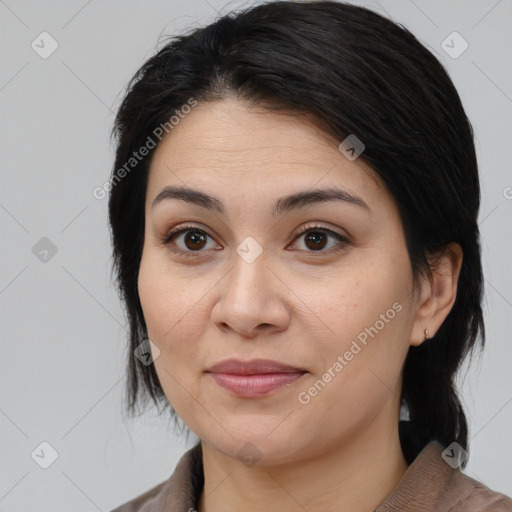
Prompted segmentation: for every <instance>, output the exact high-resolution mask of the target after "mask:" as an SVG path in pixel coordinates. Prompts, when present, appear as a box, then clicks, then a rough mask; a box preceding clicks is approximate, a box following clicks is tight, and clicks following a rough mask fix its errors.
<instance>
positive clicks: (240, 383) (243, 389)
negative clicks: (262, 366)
mask: <svg viewBox="0 0 512 512" xmlns="http://www.w3.org/2000/svg"><path fill="white" fill-rule="evenodd" d="M304 373H305V372H285V373H264V374H258V375H234V374H230V373H212V374H211V376H212V377H213V378H214V379H215V381H216V382H217V384H219V386H222V387H223V388H225V389H227V390H228V391H231V392H232V393H234V394H235V395H238V396H243V397H248V398H249V397H257V396H262V395H265V394H267V393H269V392H270V391H273V390H274V389H277V388H280V387H281V386H284V385H285V384H289V383H291V382H293V381H294V380H297V379H299V378H300V377H302V376H303V375H304Z"/></svg>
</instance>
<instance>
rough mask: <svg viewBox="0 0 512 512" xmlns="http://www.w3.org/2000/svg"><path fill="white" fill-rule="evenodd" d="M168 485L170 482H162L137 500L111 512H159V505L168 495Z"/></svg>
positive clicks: (134, 499)
mask: <svg viewBox="0 0 512 512" xmlns="http://www.w3.org/2000/svg"><path fill="white" fill-rule="evenodd" d="M168 485H169V480H166V481H165V482H161V483H159V484H157V485H155V486H154V487H152V488H151V489H149V490H147V491H146V492H144V493H142V494H140V495H139V496H137V497H136V498H133V499H132V500H130V501H127V502H125V503H123V504H122V505H119V506H118V507H116V508H115V509H112V510H111V512H150V511H153V510H159V509H158V504H159V503H160V502H161V501H162V498H163V497H164V496H165V495H166V494H167V487H168Z"/></svg>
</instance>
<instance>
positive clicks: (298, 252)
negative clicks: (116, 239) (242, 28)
mask: <svg viewBox="0 0 512 512" xmlns="http://www.w3.org/2000/svg"><path fill="white" fill-rule="evenodd" d="M340 142H341V141H339V140H335V139H334V138H333V137H331V136H329V135H327V134H325V133H324V132H322V131H320V130H319V129H318V128H316V127H315V126H314V125H313V124H311V123H309V122H308V121H307V120H306V118H304V117H301V116H291V115H285V114H282V113H281V114H279V113H274V112H270V111H268V110H263V109H261V108H257V107H254V106H249V105H248V104H246V103H244V102H240V101H238V100H236V99H234V98H227V99H223V100H221V101H217V102H214V103H207V104H199V105H198V106H197V107H195V108H194V109H193V110H192V112H191V113H189V114H188V115H187V116H186V117H185V118H184V119H182V120H181V121H180V123H179V124H178V125H177V126H175V127H174V129H173V130H172V131H171V132H170V134H169V136H167V137H166V138H165V139H163V140H162V141H161V143H160V144H159V146H158V147H157V149H156V151H155V154H154V156H153V160H152V163H151V168H150V175H149V181H148V188H147V196H146V224H145V241H144V250H143V255H142V260H141V265H140V272H139V281H138V289H139V295H140V300H141V305H142V309H143V312H144V317H145V320H146V324H147V327H148V335H149V338H150V339H151V340H152V342H153V343H154V344H155V345H156V346H157V347H158V348H159V350H160V355H159V356H158V357H157V358H156V359H155V362H154V364H155V369H156V372H157V374H158V377H159V379H160V382H161V384H162V387H163V390H164V392H165V394H166V396H167V398H168V400H169V402H170V403H171V405H172V407H173V408H174V410H175V411H176V413H177V414H178V415H179V417H180V418H181V419H182V420H183V422H184V423H185V424H186V425H187V426H188V427H189V428H190V429H191V430H192V431H193V432H194V433H195V434H196V435H197V436H198V437H199V438H200V439H201V441H202V446H203V466H204V476H205V487H204V489H203V493H202V495H201V499H200V503H199V506H198V510H199V512H205V511H207V512H214V511H219V510H223V511H227V512H230V511H235V510H245V511H252V510H266V511H277V510H279V511H280V512H286V511H301V510H308V511H320V510H322V511H325V512H328V511H335V510H336V511H339V510H350V511H353V512H358V511H361V512H362V511H372V510H374V509H375V508H376V507H377V506H378V505H379V504H380V503H382V501H384V500H385V498H386V496H387V495H388V494H389V493H390V492H391V491H392V490H393V488H394V487H395V486H396V485H397V484H398V482H399V480H400V479H401V477H402V476H403V474H404V472H405V471H406V469H407V463H406V461H405V459H404V457H403V454H402V451H401V447H400V442H399V437H398V421H399V410H400V400H399V397H400V389H401V382H402V378H401V371H402V367H403V363H404V360H405V357H406V355H407V351H408V349H409V346H410V345H419V344H421V343H422V342H423V341H424V339H425V334H424V330H425V329H428V330H429V333H430V335H431V336H433V335H434V334H435V332H436V331H437V329H438V328H439V327H440V325H441V324H442V322H443V321H444V319H445V318H446V316H447V315H448V313H449V311H450V309H451V307H452V306H453V304H454V302H455V297H456V291H457V279H458V275H459V272H460V265H461V262H462V253H461V250H460V247H459V246H458V245H457V244H450V245H449V246H448V248H447V251H446V252H445V253H444V255H443V256H442V257H441V259H440V261H439V265H438V267H437V270H436V272H435V273H434V276H433V279H432V280H429V279H428V278H427V277H424V278H422V280H421V283H420V286H419V287H418V288H417V289H413V285H412V273H411V266H410V261H409V257H408V253H407V249H406V245H405V240H404V234H403V230H402V224H401V221H400V218H399V215H398V210H397V208H396V205H395V203H394V201H393V198H392V197H391V196H390V194H389V193H388V192H387V191H386V190H385V189H384V187H383V186H382V184H381V183H380V181H379V179H378V178H376V177H375V176H376V175H375V176H373V174H372V171H371V169H368V167H365V166H364V164H363V162H362V160H361V159H356V160H354V161H350V160H348V159H347V158H346V157H345V156H344V155H343V154H342V153H341V152H340V151H339V149H338V145H339V143H340ZM171 185H176V186H186V187H189V188H192V189H197V190H200V191H203V192H205V193H208V194H210V195H212V196H215V197H216V198H217V199H218V200H219V201H222V203H223V204H224V206H225V216H221V215H220V214H219V213H217V212H212V211H210V210H207V209H205V208H202V207H201V206H198V205H195V204H191V203H188V202H185V201H183V200H179V199H169V200H164V201H161V202H160V203H158V204H157V205H156V206H155V207H154V208H152V203H153V200H154V198H155V197H156V196H157V195H158V194H159V193H160V191H161V190H162V189H163V188H164V187H166V186H171ZM325 186H336V187H337V188H343V189H345V190H348V191H349V192H350V193H352V194H353V195H355V196H358V197H360V198H361V199H363V200H364V202H365V203H366V204H367V205H368V207H369V208H370V210H371V212H368V211H367V210H366V209H364V208H361V207H359V206H356V205H353V204H349V203H345V202H341V201H327V202H320V203H315V204H312V205H308V206H306V207H302V208H299V209H296V210H292V211H290V212H288V213H286V214H284V215H281V216H277V217H273V216H272V215H271V214H270V213H269V212H270V209H271V208H272V206H273V205H274V203H275V201H277V200H278V199H279V198H281V197H282V196H286V195H288V194H291V193H293V192H298V191H303V190H311V189H313V188H320V187H325ZM184 223H191V224H193V226H192V228H191V231H192V232H190V231H189V233H188V235H187V233H181V234H179V235H177V237H176V238H175V239H174V241H171V242H170V244H169V245H168V246H165V245H164V244H162V239H163V238H165V235H166V233H167V232H168V231H169V230H170V229H171V228H174V227H179V226H180V225H183V224H184ZM315 224H319V225H321V226H322V227H324V228H327V229H331V230H332V231H334V232H335V233H338V234H340V235H341V236H345V237H347V238H348V243H345V244H343V243H341V242H339V241H338V240H337V238H336V236H335V235H329V236H328V237H327V238H324V239H322V238H320V242H318V239H317V240H316V242H315V240H313V241H312V240H310V239H308V233H306V234H302V235H300V236H297V232H298V231H299V230H300V229H301V228H302V227H309V226H311V227H312V226H314V225H315ZM194 228H195V229H200V230H202V231H203V232H205V233H206V234H207V235H208V236H206V238H204V239H199V243H198V242H197V238H196V239H194V238H193V237H192V239H191V237H190V236H191V235H193V231H194ZM312 231H313V233H311V232H309V237H310V238H311V235H312V234H314V233H316V236H317V237H318V236H319V234H318V231H317V230H315V229H313V230H312ZM196 236H197V235H196ZM248 236H250V237H253V238H254V239H255V240H256V241H257V242H258V244H259V245H260V246H261V248H262V249H263V252H262V253H261V254H260V255H259V256H258V257H257V258H256V259H255V260H254V261H253V262H251V263H247V262H246V261H245V260H244V259H243V258H242V257H241V256H240V255H239V254H238V253H237V251H236V248H237V247H238V246H239V245H240V244H241V242H242V241H243V240H244V239H245V238H246V237H248ZM320 236H321V234H320ZM201 240H202V241H201ZM318 248H319V249H318ZM338 248H339V249H341V250H340V251H338V252H337V253H334V252H333V251H334V250H336V249H338ZM171 249H175V250H179V249H181V250H182V251H185V253H184V254H178V253H176V252H173V251H172V250H171ZM315 249H316V250H315ZM187 251H188V252H187ZM198 251H199V256H198V257H194V256H193V255H192V256H190V254H191V253H192V254H196V255H197V254H198ZM187 254H188V255H187ZM395 303H399V304H400V305H401V306H402V307H401V310H400V312H396V314H395V315H394V318H393V319H391V320H389V321H388V322H386V323H385V325H384V327H383V328H381V329H380V330H379V331H378V334H377V335H374V337H373V338H372V337H368V342H367V345H366V346H364V345H362V344H360V343H359V345H361V350H360V351H359V352H358V353H357V354H356V355H354V356H353V358H352V359H351V360H350V361H346V359H344V360H345V361H346V362H347V364H346V365H345V366H343V369H342V370H341V371H339V372H337V373H336V372H334V374H335V377H333V378H332V379H331V380H330V382H328V383H327V384H326V385H325V387H323V389H322V390H321V391H320V392H318V393H317V394H316V395H315V396H314V397H311V399H310V401H309V402H308V403H307V404H304V403H300V402H299V400H298V395H299V393H300V392H307V391H308V389H309V388H311V387H312V386H313V384H314V383H315V382H317V381H318V380H319V379H322V375H324V374H325V373H326V372H327V371H328V369H329V368H332V367H333V364H334V363H335V362H336V361H337V358H338V356H340V355H341V356H343V355H344V354H345V353H346V352H347V351H348V350H349V349H350V347H351V344H352V342H353V341H354V340H356V339H357V336H358V335H359V334H360V333H361V332H362V331H364V330H365V328H369V327H370V326H375V325H376V321H377V320H379V319H380V318H381V317H380V315H382V314H386V311H387V310H389V309H390V308H392V305H393V304H395ZM230 357H237V358H239V359H243V360H249V359H253V358H269V359H273V360H277V361H280V362H284V363H286V364H289V365H292V366H295V367H299V368H303V369H305V370H307V372H308V373H306V374H305V375H304V376H302V377H301V378H300V379H299V380H298V381H295V382H294V383H291V384H288V385H285V386H283V387H281V388H278V389H277V390H274V391H272V392H271V393H269V394H267V395H265V396H264V397H260V398H241V397H238V396H234V395H232V394H231V393H229V392H228V391H226V390H225V389H223V388H221V387H220V386H219V385H218V384H217V383H216V382H215V381H214V380H213V378H212V377H211V375H210V374H208V373H206V371H207V370H208V368H210V367H211V366H212V365H214V364H216V363H218V362H220V361H222V360H224V359H227V358H230ZM331 375H332V370H331ZM248 443H251V445H252V446H251V447H250V448H248ZM244 447H245V448H244ZM242 449H244V450H246V451H247V450H252V451H251V453H252V454H253V455H254V457H255V459H258V460H257V461H256V464H252V465H251V464H248V463H247V462H246V461H245V460H243V459H242V457H241V455H240V453H244V451H243V450H242ZM240 450H242V452H239V451H240Z"/></svg>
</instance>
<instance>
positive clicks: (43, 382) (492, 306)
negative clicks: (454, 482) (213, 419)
mask: <svg viewBox="0 0 512 512" xmlns="http://www.w3.org/2000/svg"><path fill="white" fill-rule="evenodd" d="M248 5H250V3H249V2H244V3H241V2H236V1H231V2H229V3H226V4H224V3H223V2H222V1H220V0H219V1H215V0H208V1H207V0H188V1H187V2H178V1H172V0H171V1H169V0H167V1H159V0H150V1H146V2H140V3H139V2H135V1H130V2H126V1H125V2H122V1H120V0H110V1H108V0H104V1H99V0H97V1H91V0H89V1H85V0H73V1H67V2H64V1H53V2H36V1H35V0H32V1H23V0H20V1H15V0H5V1H3V0H0V20H1V21H0V38H1V48H2V52H1V70H0V110H1V120H2V128H1V129H2V131H1V140H2V163H1V165H2V173H1V187H0V225H1V230H2V237H1V240H2V251H1V254H2V265H1V272H0V311H1V325H2V345H1V346H2V357H1V358H0V375H1V383H0V393H1V401H0V429H1V438H0V439H1V441H0V449H1V455H0V459H1V461H2V464H1V469H0V471H1V473H0V476H1V477H0V512H2V511H3V512H5V511H13V512H14V511H24V512H27V511H31V510H38V511H40V512H44V511H53V512H56V511H64V510H66V511H71V510H72V511H95V510H102V511H107V510H109V509H111V508H113V507H114V506H117V505H119V504H121V503H123V502H124V501H126V500H128V499H131V498H132V497H134V496H136V495H138V494H140V493H142V492H143V491H145V490H147V489H148V488H150V487H152V486H154V485H156V484H157V483H159V482H161V481H163V480H164V479H167V478H168V477H169V475H170V474H171V472H172V470H173V469H174V467H175V465H176V462H177V460H178V458H179V457H180V456H181V454H182V453H184V451H185V450H186V449H188V448H189V447H190V446H191V445H192V444H193V442H194V441H195V437H194V436H192V437H191V438H190V441H189V444H188V445H185V441H184V440H183V439H181V438H180V437H179V436H177V435H175V434H173V432H172V428H171V427H168V426H167V424H166V422H165V421H164V420H162V419H158V418H157V416H156V412H155V413H153V412H151V413H149V414H148V415H147V416H146V417H145V418H144V419H139V420H137V421H133V422H129V421H127V420H126V419H125V418H123V415H122V410H121V400H122V393H123V386H124V384H125V373H124V366H125V359H126V348H125V342H124V336H125V327H124V319H123V313H122V309H121V306H120V304H119V301H118V298H117V295H116V292H115V290H114V288H113V285H112V283H111V281H110V275H109V267H110V245H109V244H110V240H109V234H108V229H107V212H106V208H107V200H106V199H103V200H97V199H95V198H94V197H93V194H92V191H93V189H94V188H95V187H97V186H101V185H102V184H103V183H104V182H105V181H106V180H107V179H108V176H109V173H110V170H111V166H112V163H113V147H112V146H111V144H110V140H109V131H110V128H111V126H112V121H113V113H114V112H115V109H116V108H117V106H118V105H119V101H120V98H121V95H122V92H123V89H124V86H125V85H126V82H127V80H128V79H129V78H130V77H131V76H132V74H133V73H134V71H135V70H136V69H137V68H138V67H139V65H140V64H142V62H143V61H144V60H145V59H147V58H148V57H149V56H150V55H151V54H153V53H154V51H155V50H156V48H157V44H158V39H159V36H160V35H162V34H163V35H165V34H171V33H176V32H180V31H181V30H182V29H184V28H186V27H191V26H200V25H204V24H206V23H209V22H211V21H213V19H214V18H215V17H216V16H217V12H221V13H226V12H227V11H229V10H231V9H234V8H240V7H243V6H248ZM362 5H366V6H369V7H373V8H374V9H375V10H377V11H378V12H381V13H382V14H386V13H387V14H388V15H389V16H390V17H392V18H393V19H394V20H395V21H398V22H401V23H403V24H404V25H405V26H406V27H407V28H409V29H410V30H411V31H412V32H413V33H414V34H415V35H416V36H417V37H418V38H419V39H420V40H421V41H422V42H423V43H424V44H426V45H427V46H428V47H429V48H430V49H431V50H432V51H433V52H435V54H436V55H437V56H438V58H440V60H441V61H442V62H443V63H444V64H445V66H446V67H447V68H448V71H449V73H450V76H451V77H452V79H453V81H454V83H455V85H456V87H457V88H458V90H459V92H460V95H461V97H462V101H463V103H464V106H465V108H466V111H467V113H468V115H469V118H470V120H471V122H472V123H473V126H474V129H475V135H476V148H477V151H478V158H479V164H480V172H481V181H482V196H483V197H482V200H483V203H482V209H481V216H480V227H481V231H482V239H483V249H484V253H483V254H484V256H483V257H484V270H485V276H486V288H487V289H486V299H485V315H486V322H487V329H488V346H487V349H486V351H485V352H484V354H483V356H482V358H481V359H480V360H479V359H478V358H476V359H475V360H474V363H475V364H474V366H473V367H472V368H471V369H470V370H469V371H468V372H466V371H463V372H462V375H461V378H460V379H459V382H460V385H461V389H462V390H463V397H464V402H465V404H466V407H467V412H468V415H469V418H470V427H471V431H470V437H471V457H470V462H469V464H468V467H467V469H466V472H467V473H468V474H469V475H470V476H471V477H472V478H476V479H478V480H480V481H482V482H483V483H484V484H486V485H488V486H490V487H491V488H494V489H496V490H499V491H501V492H504V493H506V494H508V495H512V478H510V462H511V459H512V457H511V455H512V440H511V435H510V432H511V430H512V429H511V427H512V389H511V384H510V382H511V380H510V361H511V359H512V344H511V343H510V341H511V336H510V333H511V331H512V322H511V318H512V275H511V272H510V260H511V257H512V246H511V239H512V237H511V234H512V230H511V222H510V221H511V220H512V217H511V213H512V188H511V187H512V173H511V164H510V161H511V152H510V147H511V135H512V134H511V123H510V115H511V112H512V99H511V97H512V74H511V69H510V55H511V46H512V45H511V43H512V38H511V32H510V30H509V27H510V22H511V20H512V2H511V1H510V0H500V1H496V0H492V1H491V0H489V1H471V2H470V1H462V0H458V1H449V2H447V1H441V0H438V1H429V2H426V1H423V2H421V1H420V0H415V1H412V0H392V1H391V0H382V1H381V2H380V3H377V2H365V3H364V4H362ZM43 31H47V32H48V33H49V34H51V36H52V37H53V38H54V39H55V40H56V41H57V43H58V48H57V50H56V51H55V52H54V53H53V54H52V55H50V56H49V57H48V58H45V59H43V58H42V57H41V56H40V54H39V53H36V51H34V50H33V49H32V47H31V43H32V42H33V41H34V40H35V41H36V43H37V42H38V41H40V39H41V38H40V37H39V34H41V32H43ZM453 31H457V32H459V33H460V34H461V35H462V37H463V38H464V39H465V40H466V41H467V42H468V43H469V47H468V49H467V50H466V51H465V52H464V53H462V54H461V55H460V56H458V58H452V57H450V56H449V55H448V54H447V53H446V52H445V51H444V50H443V48H442V47H441V43H442V41H443V40H445V39H446V37H447V36H448V35H449V34H451V33H452V32H453ZM448 41H450V39H449V40H448ZM39 44H40V46H42V43H39ZM450 44H451V45H452V46H454V50H452V51H458V50H460V49H461V46H460V41H459V42H457V41H455V42H454V43H450ZM45 48H46V50H48V48H50V45H49V40H48V39H46V43H45ZM43 237H47V238H48V239H49V240H51V242H52V244H54V246H55V247H56V249H57V252H56V253H55V254H53V253H52V252H51V249H50V251H49V252H48V253H47V254H46V253H44V252H42V251H43V250H44V249H45V248H46V249H48V247H47V245H48V241H42V242H40V240H41V238H43ZM38 243H39V245H36V244H38ZM45 244H46V245H45ZM34 246H36V249H34V250H33V247H34ZM34 253H35V254H34ZM41 258H43V261H42V260H41ZM44 258H46V260H44ZM464 377H465V378H464ZM43 441H46V442H48V443H50V445H51V446H52V447H53V448H54V449H55V450H56V451H57V452H58V458H57V459H56V460H55V462H54V463H53V464H52V465H51V466H50V467H49V468H48V469H42V468H41V467H40V466H39V465H38V464H36V462H35V461H34V460H33V458H32V457H31V454H32V452H33V451H34V450H35V449H36V448H38V447H39V446H40V443H41V442H43ZM38 449H39V451H37V450H36V453H39V459H37V457H36V456H34V458H35V459H36V460H38V461H39V463H44V460H43V459H45V457H46V461H47V462H48V461H49V459H48V457H49V456H50V452H49V450H48V449H46V451H45V449H44V447H43V452H41V451H40V450H41V448H40V447H39V448H38Z"/></svg>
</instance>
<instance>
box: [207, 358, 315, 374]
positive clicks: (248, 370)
mask: <svg viewBox="0 0 512 512" xmlns="http://www.w3.org/2000/svg"><path fill="white" fill-rule="evenodd" d="M208 371H209V372H212V373H231V374H234V375H258V374H261V373H289V372H293V373H297V372H301V373H303V372H305V371H306V370H304V368H296V367H293V366H290V365H288V364H285V363H279V362H278V361H272V360H271V359H251V360H250V361H241V360H240V359H225V360H224V361H221V362H220V363H217V364H216V365H214V366H212V367H211V368H210V369H209V370H208Z"/></svg>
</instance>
